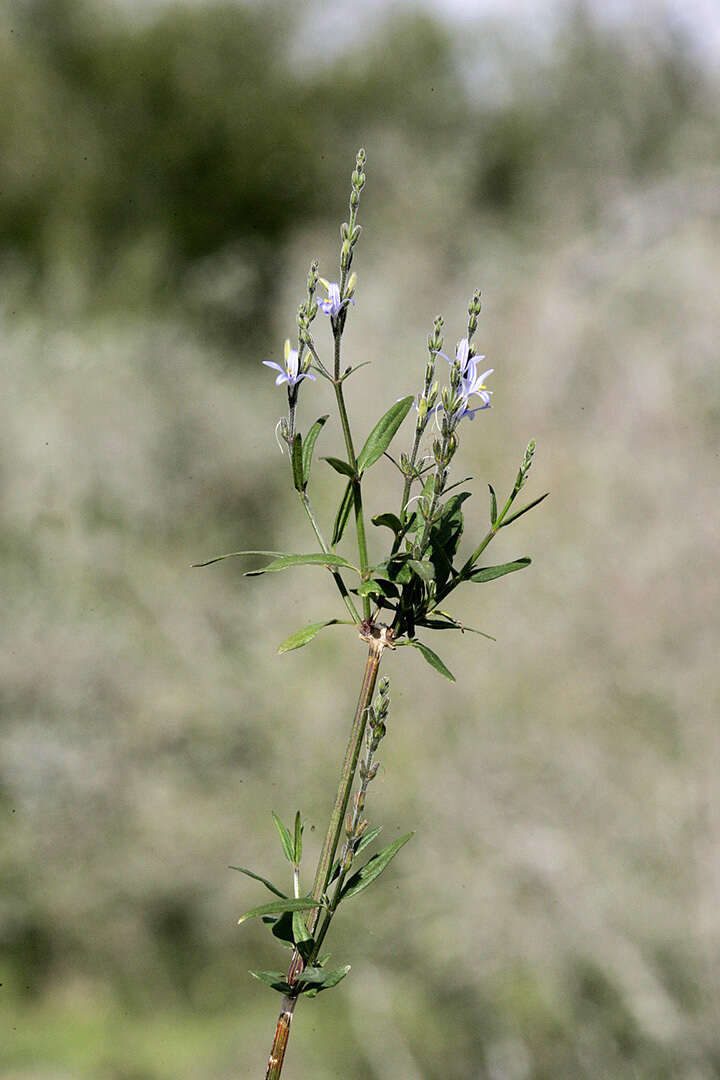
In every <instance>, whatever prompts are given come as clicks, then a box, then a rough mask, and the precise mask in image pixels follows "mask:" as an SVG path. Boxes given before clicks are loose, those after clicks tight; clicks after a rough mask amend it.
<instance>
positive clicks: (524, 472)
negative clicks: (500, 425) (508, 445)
mask: <svg viewBox="0 0 720 1080" xmlns="http://www.w3.org/2000/svg"><path fill="white" fill-rule="evenodd" d="M534 457H535V440H534V439H531V440H530V442H529V443H528V444H527V449H526V450H525V455H524V457H523V459H522V463H521V465H520V469H519V470H518V474H517V479H516V481H515V487H514V489H513V493H514V494H515V495H517V493H518V491H519V490H520V488H521V487H523V486H524V485H525V481H526V480H527V477H528V473H529V472H530V469H531V467H532V463H533V458H534Z"/></svg>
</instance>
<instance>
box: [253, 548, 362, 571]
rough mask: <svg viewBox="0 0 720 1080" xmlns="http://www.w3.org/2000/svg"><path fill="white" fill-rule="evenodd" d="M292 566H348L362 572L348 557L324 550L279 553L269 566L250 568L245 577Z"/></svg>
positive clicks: (349, 568)
mask: <svg viewBox="0 0 720 1080" xmlns="http://www.w3.org/2000/svg"><path fill="white" fill-rule="evenodd" d="M290 566H327V567H346V568H347V569H348V570H354V571H355V573H356V574H359V573H360V571H359V570H358V568H357V567H356V566H353V564H352V563H349V562H348V561H347V559H343V558H342V556H341V555H331V554H330V553H326V552H324V551H313V552H312V553H311V554H310V555H279V556H278V558H277V559H273V561H272V562H270V563H268V564H267V566H263V568H262V569H261V570H248V571H247V573H246V574H245V577H259V576H260V574H273V573H275V572H277V571H278V570H287V569H288V567H290Z"/></svg>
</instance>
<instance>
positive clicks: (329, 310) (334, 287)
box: [318, 274, 355, 319]
mask: <svg viewBox="0 0 720 1080" xmlns="http://www.w3.org/2000/svg"><path fill="white" fill-rule="evenodd" d="M354 277H355V275H354V274H353V275H352V276H351V279H350V282H349V283H348V284H349V286H350V288H349V290H348V292H349V295H348V296H346V298H345V299H344V300H341V299H340V286H339V285H338V283H337V281H326V280H325V278H323V277H321V278H319V281H320V282H321V283H322V284H323V285H324V286H325V288H326V289H327V294H328V295H327V300H318V307H319V308H320V310H321V311H322V312H324V314H325V315H329V316H330V318H331V319H337V317H338V315H339V314H340V312H341V311H342V310H343V308H346V307H347V305H348V304H354V303H355V301H354V300H353V299H352V291H353V287H354V283H353V279H354Z"/></svg>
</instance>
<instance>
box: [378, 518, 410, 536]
mask: <svg viewBox="0 0 720 1080" xmlns="http://www.w3.org/2000/svg"><path fill="white" fill-rule="evenodd" d="M371 520H372V523H373V525H384V526H385V527H386V528H387V529H392V531H393V532H394V533H395V535H396V536H397V534H398V533H401V532H402V531H403V523H402V521H401V520H400V518H399V517H398V516H397V514H376V515H375V517H374V518H372V519H371Z"/></svg>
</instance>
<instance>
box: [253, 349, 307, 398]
mask: <svg viewBox="0 0 720 1080" xmlns="http://www.w3.org/2000/svg"><path fill="white" fill-rule="evenodd" d="M263 364H264V365H265V367H271V368H275V370H276V371H279V372H280V374H279V375H278V377H277V378H276V379H275V385H276V386H281V385H282V383H287V384H288V389H292V388H293V387H294V386H297V384H298V383H299V382H302V380H303V379H314V378H315V376H314V375H311V374H310V372H309V371H304V372H299V371H298V367H299V362H298V351H297V349H291V348H290V341H289V340H287V339H286V341H285V367H284V368H282V367H280V365H279V364H276V363H275V361H274V360H263Z"/></svg>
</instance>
